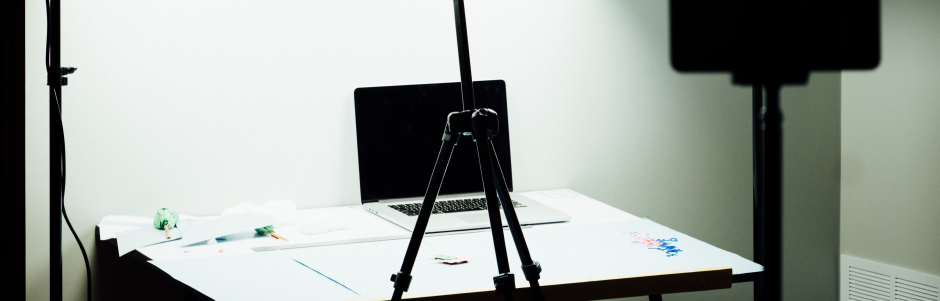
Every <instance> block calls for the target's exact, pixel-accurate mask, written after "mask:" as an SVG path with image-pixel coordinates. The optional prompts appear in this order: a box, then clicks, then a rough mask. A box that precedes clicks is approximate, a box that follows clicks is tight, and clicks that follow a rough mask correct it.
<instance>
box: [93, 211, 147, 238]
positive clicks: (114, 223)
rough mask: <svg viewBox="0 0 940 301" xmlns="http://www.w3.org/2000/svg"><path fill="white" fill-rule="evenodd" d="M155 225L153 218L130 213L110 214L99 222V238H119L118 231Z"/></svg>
mask: <svg viewBox="0 0 940 301" xmlns="http://www.w3.org/2000/svg"><path fill="white" fill-rule="evenodd" d="M151 227H153V219H152V218H146V217H139V216H128V215H108V216H105V217H104V218H102V219H101V222H99V223H98V236H99V237H98V239H100V240H108V239H112V238H117V233H120V232H124V231H130V230H138V229H148V228H151Z"/></svg>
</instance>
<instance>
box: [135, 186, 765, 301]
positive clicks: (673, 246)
mask: <svg viewBox="0 0 940 301" xmlns="http://www.w3.org/2000/svg"><path fill="white" fill-rule="evenodd" d="M524 194H525V195H526V196H527V197H529V198H531V199H533V200H535V201H538V202H542V203H543V204H545V205H548V206H551V207H553V208H556V209H558V210H561V211H563V212H565V213H568V214H569V215H571V220H569V221H568V222H564V223H554V224H544V225H535V226H533V227H528V228H524V229H523V233H524V235H525V238H526V241H527V242H528V245H529V248H530V252H531V254H532V257H533V259H534V260H537V261H540V262H541V263H542V265H543V267H544V271H543V272H542V279H541V280H540V283H543V284H544V283H557V282H565V281H573V280H579V279H587V278H597V277H610V276H617V275H629V274H639V273H656V272H666V271H683V270H696V269H704V268H716V267H731V268H732V272H733V273H734V274H743V273H752V272H758V271H761V270H762V268H761V267H760V265H757V264H755V263H753V262H751V261H749V260H746V259H744V258H742V257H740V256H738V255H736V254H733V253H730V252H727V251H724V250H721V249H718V248H716V247H714V246H711V245H709V244H707V243H704V242H701V241H698V240H696V239H694V238H692V237H688V236H687V235H684V234H682V233H679V232H677V231H674V230H672V229H669V228H667V227H665V226H662V225H659V224H656V223H654V222H652V221H649V220H645V219H641V218H638V217H636V216H633V215H631V214H629V213H626V212H623V211H621V210H618V209H616V208H613V207H611V206H608V205H606V204H604V203H601V202H599V201H597V200H594V199H591V198H589V197H586V196H583V195H580V194H578V193H576V192H574V191H571V190H568V189H559V190H548V191H535V192H526V193H524ZM297 217H298V218H299V219H300V220H302V221H310V220H320V221H322V225H321V226H322V228H323V229H324V230H333V231H328V232H325V233H321V234H316V235H306V234H302V233H301V232H300V230H299V229H300V228H301V226H300V225H299V224H295V225H288V226H285V227H280V228H278V234H281V235H283V236H285V237H288V238H289V239H290V241H289V242H285V241H281V240H276V239H273V238H271V237H266V236H256V235H254V234H253V233H246V234H244V235H241V234H239V235H230V236H229V237H227V239H226V240H220V241H219V242H218V243H216V244H202V245H195V246H187V247H182V246H180V245H179V242H178V241H177V242H169V243H164V244H159V245H155V246H150V247H145V248H141V249H138V250H139V251H140V252H141V253H143V254H144V255H146V256H148V257H150V258H151V259H153V261H151V264H153V265H155V266H157V267H158V268H160V269H162V270H164V271H165V272H167V273H168V274H169V275H171V276H172V277H174V278H176V279H177V280H179V281H181V282H183V283H186V284H187V285H189V286H190V287H192V288H194V289H196V290H198V291H200V292H202V293H203V294H205V295H207V296H209V297H211V298H213V299H216V300H253V299H257V298H258V297H259V296H263V298H264V299H278V300H293V299H297V300H300V299H308V300H309V299H317V300H354V299H361V298H383V297H388V296H389V295H390V294H391V292H392V287H391V282H390V281H389V280H388V277H389V275H391V274H393V273H395V272H397V271H398V269H399V267H400V265H401V261H402V258H403V257H404V252H405V249H406V247H407V245H408V242H409V240H408V236H409V235H410V232H409V231H407V230H405V229H403V228H400V227H398V226H396V225H394V224H392V223H390V222H388V221H385V220H384V219H382V218H380V217H378V216H375V215H373V214H371V213H369V212H367V211H365V210H363V209H362V208H361V206H347V207H332V208H318V209H307V210H298V212H297ZM432 218H433V217H432ZM308 226H309V225H308ZM308 232H309V231H308ZM184 235H185V234H184ZM505 236H506V240H507V251H508V255H509V258H510V267H511V269H512V270H513V271H514V273H515V274H517V278H516V280H517V286H520V287H523V286H527V283H526V282H525V280H524V277H523V276H522V275H521V270H520V269H519V266H520V265H521V264H520V263H519V259H518V255H517V253H516V250H515V247H514V245H513V243H512V238H511V237H512V236H511V235H510V234H509V232H508V231H507V232H506V235H505ZM383 237H385V238H388V237H392V238H395V239H391V240H382V241H374V242H363V243H354V244H335V245H327V246H319V247H310V248H292V249H284V250H277V251H268V252H255V251H253V250H252V248H256V249H259V248H261V249H263V248H264V247H272V246H273V247H286V246H290V245H296V244H309V243H323V242H331V241H346V240H356V239H370V238H383ZM663 242H665V243H663ZM438 253H447V254H451V255H467V256H469V257H470V258H471V259H470V262H468V263H465V264H460V265H445V264H441V263H439V262H437V261H435V260H434V258H433V257H434V254H438ZM281 270H283V271H281ZM222 271H224V272H222ZM496 274H497V270H496V264H495V253H494V251H493V244H492V237H491V236H490V233H489V231H488V230H487V231H471V232H468V233H464V234H459V235H441V236H426V238H425V239H424V241H423V242H422V246H421V249H420V251H419V254H418V260H417V261H416V263H415V268H414V271H413V272H412V275H414V277H415V278H414V281H413V282H412V285H411V289H410V290H409V292H408V293H406V296H407V294H434V293H439V292H447V291H455V290H466V289H480V288H491V287H492V276H494V275H496ZM278 275H285V276H278ZM283 277H292V278H291V280H290V281H286V280H283V279H281V278H283ZM246 279H251V280H250V281H249V280H246ZM279 279H281V280H279ZM298 279H301V280H298ZM285 281H286V282H285ZM307 282H310V283H315V285H314V284H311V285H312V286H310V287H318V289H316V290H312V289H309V288H308V287H306V288H297V289H293V290H292V289H288V288H287V287H290V286H291V285H299V283H307ZM248 283H251V284H252V285H247V284H248ZM285 283H291V285H287V287H285ZM267 285H271V286H272V287H278V288H281V289H280V290H269V289H260V291H264V293H260V294H262V295H258V294H259V293H258V291H259V287H265V286H267Z"/></svg>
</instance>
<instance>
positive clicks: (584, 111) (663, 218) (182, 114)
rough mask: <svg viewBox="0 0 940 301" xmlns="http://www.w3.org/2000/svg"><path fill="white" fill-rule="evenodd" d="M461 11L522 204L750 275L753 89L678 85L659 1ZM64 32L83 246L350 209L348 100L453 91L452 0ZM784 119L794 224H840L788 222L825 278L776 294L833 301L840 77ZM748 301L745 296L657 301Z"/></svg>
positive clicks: (39, 11)
mask: <svg viewBox="0 0 940 301" xmlns="http://www.w3.org/2000/svg"><path fill="white" fill-rule="evenodd" d="M26 5H27V8H26V31H27V32H26V34H27V38H26V63H27V68H26V82H27V84H26V153H27V155H26V178H27V184H26V196H27V198H26V202H27V204H26V207H27V208H26V210H27V212H26V216H27V220H28V221H27V225H26V231H27V237H28V238H27V239H28V240H27V245H26V248H27V258H26V261H27V287H26V290H27V299H30V300H34V299H45V298H48V297H47V296H48V292H47V291H48V263H47V258H48V236H47V235H46V236H44V235H43V234H45V233H48V220H47V216H48V213H47V212H48V192H47V187H48V186H47V185H48V184H47V182H46V180H47V178H48V176H47V175H46V172H47V171H48V168H47V166H48V161H47V160H48V158H47V154H48V150H47V149H48V143H47V140H48V128H47V125H48V119H47V118H48V116H46V113H47V112H48V108H47V100H46V98H45V97H46V92H45V91H46V86H44V84H45V78H44V73H43V69H42V59H43V58H42V49H43V43H44V40H43V39H44V32H45V23H44V22H45V21H44V12H43V7H42V4H41V3H40V2H39V1H30V2H29V3H27V4H26ZM466 11H467V12H466V14H467V22H468V24H469V27H468V32H469V42H470V52H471V61H472V64H473V72H474V73H473V75H474V79H477V80H485V79H503V80H505V81H506V84H507V90H508V91H507V96H508V99H509V100H508V102H509V104H508V105H509V110H510V114H511V115H512V119H511V120H510V122H511V127H512V131H513V136H512V139H513V140H512V157H513V174H514V182H515V187H516V190H517V191H529V190H539V189H552V188H562V187H567V188H572V189H574V190H576V191H579V192H581V193H583V194H586V195H588V196H591V197H594V198H596V199H599V200H601V201H603V202H606V203H608V204H611V205H613V206H615V207H618V208H620V209H622V210H625V211H627V212H630V213H633V214H636V215H639V216H644V215H646V216H650V218H651V219H653V220H654V221H657V222H659V223H662V224H664V225H666V226H668V227H671V228H673V229H676V230H679V231H682V232H684V233H687V234H689V235H691V236H693V237H696V238H699V239H701V240H703V241H706V242H709V243H712V244H714V245H716V246H718V247H720V248H724V249H726V250H729V251H731V252H735V253H738V254H741V255H742V256H745V257H750V256H751V120H750V111H751V106H750V97H751V92H750V91H751V90H750V88H748V87H734V86H732V85H731V82H730V76H729V75H727V74H715V75H682V74H679V73H677V72H675V71H673V70H672V69H671V67H670V65H669V48H668V46H669V45H668V7H667V3H666V1H567V2H566V1H513V2H510V1H495V0H490V1H476V0H471V1H468V2H467V3H466ZM62 16H63V18H62V24H63V30H62V37H63V38H62V45H63V48H62V52H63V55H62V61H63V65H66V66H76V67H78V68H79V70H78V72H77V73H75V74H74V75H72V76H70V81H69V82H70V85H69V86H67V87H65V89H64V90H65V91H64V114H65V117H64V122H65V136H66V139H67V145H68V175H69V177H68V188H67V191H66V196H65V203H66V206H67V208H68V210H69V212H70V213H71V217H72V221H73V224H74V225H75V226H76V227H77V229H76V230H77V231H78V233H79V234H80V235H81V238H82V240H83V241H84V242H85V244H86V246H90V245H93V239H94V225H95V224H96V223H97V222H98V221H99V220H100V219H101V217H103V216H104V215H109V214H127V215H139V216H150V215H151V214H153V212H154V211H155V210H156V209H158V208H160V207H169V208H173V209H175V210H177V211H179V212H180V213H183V214H190V215H216V214H219V213H220V212H221V210H222V209H223V208H225V207H227V206H232V205H234V204H236V203H239V202H245V201H248V202H255V203H261V202H263V201H265V200H268V199H290V200H292V201H294V202H295V203H297V204H298V207H300V208H312V207H324V206H336V205H349V204H357V203H358V196H359V186H358V167H357V158H356V141H355V128H354V126H355V124H354V116H353V90H354V89H355V88H356V87H366V86H380V85H401V84H420V83H436V82H453V81H459V79H460V78H459V66H458V63H457V52H456V38H455V30H454V20H453V8H452V3H451V2H450V1H407V2H395V3H391V2H389V1H330V2H327V1H267V2H262V1H243V0H237V1H217V0H211V1H179V0H170V1H116V0H105V1H91V2H88V1H86V2H78V1H64V3H63V9H62ZM783 100H784V107H783V109H784V114H788V115H786V116H787V119H786V124H785V131H786V136H785V143H787V144H788V145H787V146H788V147H789V146H790V144H791V143H802V144H801V145H800V147H799V148H800V149H802V150H809V151H802V152H801V151H799V150H797V149H796V148H790V149H787V150H786V152H787V154H786V157H785V162H786V163H787V164H788V165H787V167H786V168H787V169H786V172H787V177H788V178H787V179H791V178H794V179H796V178H798V179H799V180H798V181H797V182H800V183H804V184H806V185H809V186H813V185H815V186H818V187H817V188H816V191H819V190H822V191H824V192H827V193H828V192H830V191H834V196H833V195H830V194H826V193H823V194H815V193H813V194H804V195H803V196H802V201H803V202H805V204H808V205H805V206H802V207H799V210H803V211H805V212H816V213H815V214H817V215H819V214H822V215H823V217H824V218H826V217H827V216H831V215H834V218H835V222H834V225H833V222H832V221H819V223H821V224H814V223H815V222H802V224H801V225H802V226H801V227H810V228H813V229H821V230H819V232H818V233H814V234H805V233H800V235H809V236H813V235H816V236H820V237H819V238H813V239H814V240H815V241H817V242H818V243H817V244H814V245H812V246H810V247H811V248H812V250H815V251H812V252H816V253H811V255H809V256H805V254H806V252H803V251H801V250H802V249H799V248H804V246H797V247H795V248H797V249H794V250H795V251H794V253H792V254H794V255H792V256H794V258H797V257H798V258H797V259H795V261H791V262H799V261H800V260H803V261H807V262H809V263H808V266H822V267H823V268H822V269H821V270H822V271H821V272H820V271H819V270H820V269H819V268H812V269H810V268H807V267H801V268H800V269H801V270H800V271H803V272H806V271H812V272H813V273H812V275H803V276H800V277H792V278H788V281H794V282H793V283H795V284H796V283H798V285H794V288H797V286H799V289H800V290H801V291H808V292H809V293H813V296H817V297H818V296H820V295H822V296H829V295H832V296H833V297H834V296H835V295H834V294H836V287H835V283H837V282H836V280H837V278H832V277H833V275H835V274H834V273H835V271H836V266H837V265H836V264H837V261H836V260H837V255H838V162H839V146H838V137H839V132H838V131H839V102H838V101H839V74H837V73H836V74H824V75H818V76H817V75H814V76H813V77H811V84H810V85H809V86H807V87H800V88H785V89H784V95H783ZM791 122H792V123H791ZM807 122H808V123H807ZM793 123H796V124H802V126H796V127H794V126H791V124H793ZM807 124H808V125H807ZM788 126H790V127H789V128H788ZM833 143H834V144H833ZM804 158H813V160H810V161H807V160H803V159H804ZM791 163H792V164H791ZM800 164H803V165H800ZM815 186H813V187H815ZM802 188H805V187H802ZM811 188H812V187H811ZM787 189H792V188H787ZM803 190H804V191H805V190H806V189H803ZM788 191H789V190H788ZM809 191H814V190H812V189H810V190H809ZM796 195H800V194H799V193H797V194H796ZM814 206H815V207H814ZM820 208H822V209H823V210H822V211H821V212H822V213H819V212H820V210H819V209H820ZM832 210H835V211H834V212H835V213H834V214H832V212H833V211H832ZM788 216H801V214H795V215H788ZM803 216H804V217H805V215H803ZM794 224H796V223H794ZM67 231H68V230H67V229H66V230H65V232H63V233H68V232H67ZM793 231H798V232H802V231H801V230H793ZM788 233H792V232H788ZM833 233H834V234H833ZM833 235H834V236H833ZM788 250H790V249H788ZM797 251H799V252H797ZM64 252H65V255H64V266H65V280H64V282H65V284H64V285H65V292H66V296H67V298H68V299H69V300H81V299H83V296H84V283H85V282H84V281H85V277H84V270H83V269H84V267H83V265H82V263H81V254H80V253H79V251H78V247H77V245H76V244H75V243H74V241H73V239H72V238H71V236H70V234H67V236H64ZM94 252H95V251H94V248H93V247H92V248H91V253H92V256H93V254H94ZM788 252H789V251H788ZM798 253H803V254H804V255H800V254H798ZM829 253H832V254H831V259H829V258H830V254H829ZM812 254H817V255H818V256H816V257H814V256H813V255H812ZM830 266H831V267H830ZM830 270H831V271H830ZM792 275H794V276H796V275H797V274H795V273H794V274H792ZM830 282H831V283H830ZM830 286H831V289H830ZM830 290H831V291H830ZM750 294H751V290H750V284H740V285H735V286H734V288H733V289H731V290H723V291H716V292H705V293H696V294H680V295H677V296H674V297H672V298H676V299H677V300H678V299H684V300H702V299H714V300H727V299H745V300H746V299H749V298H750ZM797 294H799V293H797ZM822 299H828V298H822ZM822 299H820V300H822ZM794 300H795V299H794Z"/></svg>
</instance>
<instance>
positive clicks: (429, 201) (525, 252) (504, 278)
mask: <svg viewBox="0 0 940 301" xmlns="http://www.w3.org/2000/svg"><path fill="white" fill-rule="evenodd" d="M454 18H455V21H456V23H457V49H458V54H459V58H460V87H461V94H462V98H463V101H464V104H466V101H468V100H470V101H473V100H474V96H473V80H472V76H471V73H470V50H469V47H468V44H467V27H466V18H465V17H464V8H463V0H454ZM465 108H466V107H465ZM474 108H475V109H473V110H464V111H460V112H452V113H450V114H449V115H448V116H447V124H446V125H445V126H444V137H443V138H441V140H442V141H443V143H442V144H441V150H440V152H439V153H438V155H437V163H435V164H434V171H433V173H431V181H430V183H429V184H428V188H427V191H426V192H425V193H424V203H423V204H422V205H421V211H420V212H419V213H418V221H417V223H416V224H415V228H414V232H412V234H411V242H409V243H408V250H407V251H406V253H405V259H404V261H403V262H402V265H401V270H399V272H398V273H396V274H393V275H392V281H393V282H395V284H394V287H395V292H394V293H393V295H392V300H401V296H402V293H403V292H405V291H408V286H409V285H410V284H411V269H412V268H413V267H414V262H415V258H416V257H417V256H418V248H419V247H420V246H421V239H422V238H424V231H425V230H427V226H428V219H429V218H430V217H431V209H432V208H433V207H434V201H435V199H436V198H437V195H438V193H439V192H440V189H441V183H442V182H443V181H444V174H445V173H446V171H447V165H448V163H450V156H451V154H452V153H453V149H454V145H456V144H457V140H458V138H460V136H471V137H472V138H473V141H474V142H475V143H476V149H477V158H478V160H479V164H480V174H481V176H482V178H483V192H484V193H485V194H486V210H487V212H488V213H489V218H490V230H491V231H492V233H493V245H494V248H495V250H496V265H497V268H498V270H499V275H497V276H495V277H493V283H494V284H495V286H496V292H497V293H499V294H502V295H503V297H504V298H505V300H513V295H512V293H513V290H515V289H516V281H515V278H514V276H513V274H512V273H510V272H509V259H508V256H507V255H506V241H505V239H504V238H503V227H502V221H501V220H500V216H499V207H500V206H501V207H502V209H503V212H504V213H505V215H506V222H507V223H508V224H509V232H510V233H511V234H512V238H513V242H514V243H515V244H516V250H518V251H519V258H520V259H521V261H522V272H523V273H524V274H525V278H526V280H528V281H529V286H530V287H531V293H532V297H533V299H535V300H543V297H542V291H541V289H540V288H539V282H538V279H539V272H541V271H542V267H541V266H540V265H539V263H538V262H537V261H535V262H534V261H532V257H531V256H529V248H528V247H527V246H526V242H525V237H523V235H522V227H520V226H519V219H518V218H517V217H516V211H515V209H513V205H512V201H511V200H510V199H509V190H508V188H507V186H506V181H505V178H504V177H503V171H502V168H501V167H500V166H499V160H498V158H496V150H495V148H494V147H493V142H492V138H493V137H494V136H496V134H497V133H498V132H499V123H498V120H499V117H498V116H497V114H496V112H495V111H493V110H491V109H487V108H479V109H476V103H475V102H474ZM487 179H489V180H487Z"/></svg>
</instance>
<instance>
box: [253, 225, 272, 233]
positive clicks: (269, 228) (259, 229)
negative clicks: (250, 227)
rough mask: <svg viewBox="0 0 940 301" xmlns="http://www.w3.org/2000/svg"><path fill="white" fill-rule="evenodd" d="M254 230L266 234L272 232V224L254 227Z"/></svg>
mask: <svg viewBox="0 0 940 301" xmlns="http://www.w3.org/2000/svg"><path fill="white" fill-rule="evenodd" d="M255 232H258V234H261V235H267V234H268V233H274V226H273V225H272V226H265V227H263V228H258V229H255Z"/></svg>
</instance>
